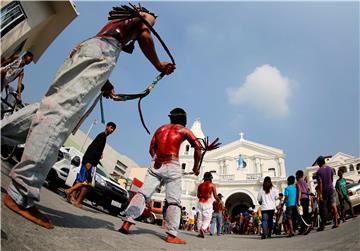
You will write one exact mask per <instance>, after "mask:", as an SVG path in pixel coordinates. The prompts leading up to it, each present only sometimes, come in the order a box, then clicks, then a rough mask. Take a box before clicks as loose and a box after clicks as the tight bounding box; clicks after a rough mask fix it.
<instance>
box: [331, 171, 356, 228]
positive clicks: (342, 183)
mask: <svg viewBox="0 0 360 251" xmlns="http://www.w3.org/2000/svg"><path fill="white" fill-rule="evenodd" d="M343 173H344V171H343V170H342V169H339V170H338V176H339V179H338V180H337V181H336V185H335V188H336V191H337V193H338V195H339V201H340V210H341V211H340V213H341V218H342V221H343V222H345V220H346V219H345V216H346V215H345V201H346V203H348V205H349V209H350V211H351V216H352V217H353V218H354V217H356V215H355V214H354V208H353V207H352V205H351V201H350V200H349V195H348V191H347V189H346V179H345V178H344V177H343Z"/></svg>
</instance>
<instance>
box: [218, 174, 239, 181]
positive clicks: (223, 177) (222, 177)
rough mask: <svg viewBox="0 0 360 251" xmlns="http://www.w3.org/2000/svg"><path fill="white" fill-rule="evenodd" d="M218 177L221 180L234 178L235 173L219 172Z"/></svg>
mask: <svg viewBox="0 0 360 251" xmlns="http://www.w3.org/2000/svg"><path fill="white" fill-rule="evenodd" d="M219 179H220V180H221V181H227V180H235V175H234V174H220V175H219Z"/></svg>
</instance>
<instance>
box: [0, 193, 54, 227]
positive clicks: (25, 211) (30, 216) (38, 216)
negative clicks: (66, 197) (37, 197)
mask: <svg viewBox="0 0 360 251" xmlns="http://www.w3.org/2000/svg"><path fill="white" fill-rule="evenodd" d="M3 200H4V203H5V205H6V206H7V207H8V208H10V209H11V210H13V211H14V212H16V213H18V214H20V215H21V216H22V217H24V218H25V219H27V220H29V221H32V222H34V223H35V224H38V225H40V226H42V227H44V228H47V229H53V228H54V225H53V223H52V222H51V220H50V219H49V218H48V217H46V216H45V215H44V214H42V213H41V212H40V211H39V210H38V209H37V208H36V207H31V208H24V207H22V206H19V205H18V204H16V203H15V201H14V200H13V199H12V198H11V197H10V196H9V195H8V194H5V195H4V198H3Z"/></svg>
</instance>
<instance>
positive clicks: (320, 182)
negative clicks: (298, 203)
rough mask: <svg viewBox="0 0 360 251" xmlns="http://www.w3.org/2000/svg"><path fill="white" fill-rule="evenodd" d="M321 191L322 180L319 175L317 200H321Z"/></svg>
mask: <svg viewBox="0 0 360 251" xmlns="http://www.w3.org/2000/svg"><path fill="white" fill-rule="evenodd" d="M322 191H323V182H322V180H321V177H320V178H319V192H318V199H319V201H321V200H322Z"/></svg>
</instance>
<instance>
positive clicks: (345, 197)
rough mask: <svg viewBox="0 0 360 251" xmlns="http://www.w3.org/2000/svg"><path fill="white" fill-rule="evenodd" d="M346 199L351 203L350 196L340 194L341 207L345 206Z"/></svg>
mask: <svg viewBox="0 0 360 251" xmlns="http://www.w3.org/2000/svg"><path fill="white" fill-rule="evenodd" d="M345 201H346V202H347V203H351V202H350V199H349V196H343V197H341V196H339V202H340V206H341V207H344V206H345Z"/></svg>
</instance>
